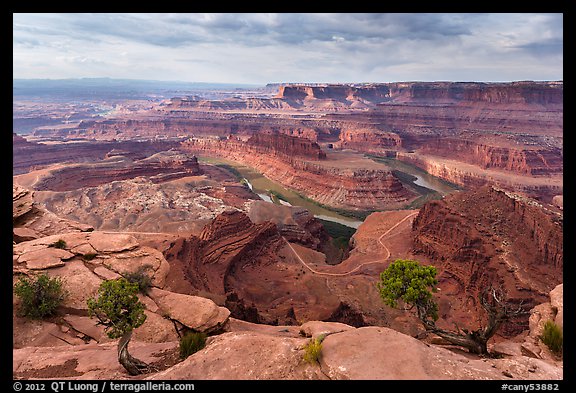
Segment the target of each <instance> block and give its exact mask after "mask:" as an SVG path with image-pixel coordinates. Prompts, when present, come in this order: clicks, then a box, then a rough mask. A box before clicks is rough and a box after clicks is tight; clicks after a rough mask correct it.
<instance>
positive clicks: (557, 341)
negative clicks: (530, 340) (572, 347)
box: [540, 321, 564, 354]
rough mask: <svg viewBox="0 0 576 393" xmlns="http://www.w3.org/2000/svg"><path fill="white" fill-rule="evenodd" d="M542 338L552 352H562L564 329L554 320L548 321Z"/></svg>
mask: <svg viewBox="0 0 576 393" xmlns="http://www.w3.org/2000/svg"><path fill="white" fill-rule="evenodd" d="M540 340H542V342H543V343H544V344H546V346H547V347H548V348H550V350H551V351H552V352H554V353H556V354H561V353H562V347H563V345H564V338H563V336H562V330H561V329H560V327H559V326H558V325H556V324H555V323H554V322H552V321H546V323H545V324H544V331H543V332H542V335H541V336H540Z"/></svg>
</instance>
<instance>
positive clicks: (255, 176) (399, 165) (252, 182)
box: [198, 156, 456, 228]
mask: <svg viewBox="0 0 576 393" xmlns="http://www.w3.org/2000/svg"><path fill="white" fill-rule="evenodd" d="M372 159H374V160H375V161H378V162H383V163H385V164H387V165H389V166H390V167H391V169H396V170H398V171H401V172H404V173H407V174H410V175H412V176H415V177H416V179H415V180H412V181H413V183H414V184H416V185H417V186H420V187H426V188H428V189H431V190H434V191H437V192H438V193H439V194H440V195H446V194H447V193H449V192H452V191H454V190H455V189H456V188H455V187H453V186H451V185H449V184H448V183H446V182H444V181H442V180H440V179H438V178H436V177H434V176H432V175H429V174H428V173H426V172H425V171H423V170H421V169H420V168H416V167H414V166H412V165H409V164H406V163H403V162H400V161H398V160H395V159H388V158H375V157H372ZM198 161H199V162H204V163H208V164H213V165H226V166H230V167H232V168H234V169H235V170H236V171H237V172H238V173H239V174H240V176H242V177H243V178H244V179H245V180H246V181H247V182H248V185H249V187H250V188H251V190H252V191H253V192H254V193H256V194H258V195H259V196H260V198H262V199H263V200H266V201H268V202H272V200H271V198H270V196H269V194H270V192H269V191H273V192H275V193H278V194H280V195H281V196H282V197H283V198H284V199H285V200H286V201H287V202H288V203H289V204H290V205H293V206H301V207H303V208H305V209H307V210H308V211H310V212H311V213H312V214H314V216H315V217H317V218H321V219H324V220H328V221H333V222H337V223H340V224H342V225H346V226H349V227H352V228H358V226H359V225H360V224H362V221H360V220H359V219H357V218H351V217H347V216H343V215H341V214H338V213H337V212H335V211H332V210H329V209H326V208H323V207H322V206H319V205H318V204H316V203H314V202H311V201H310V200H307V199H305V198H303V197H302V196H300V195H298V194H297V193H296V192H294V191H292V190H290V189H287V188H285V187H283V186H282V185H280V184H278V183H276V182H274V181H272V180H270V179H268V178H266V177H264V176H263V175H262V174H261V173H259V172H257V171H256V170H254V168H251V167H248V166H245V165H242V164H240V163H238V162H235V161H230V160H226V159H223V158H216V157H207V156H198Z"/></svg>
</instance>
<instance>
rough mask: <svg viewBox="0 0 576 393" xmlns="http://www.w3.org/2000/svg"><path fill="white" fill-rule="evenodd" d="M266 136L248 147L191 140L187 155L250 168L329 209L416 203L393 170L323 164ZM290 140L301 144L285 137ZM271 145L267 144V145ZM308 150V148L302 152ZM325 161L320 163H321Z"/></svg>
mask: <svg viewBox="0 0 576 393" xmlns="http://www.w3.org/2000/svg"><path fill="white" fill-rule="evenodd" d="M270 138H271V137H268V136H265V135H258V136H255V137H252V138H250V139H249V140H248V141H247V142H246V143H244V142H242V141H241V140H238V139H236V138H228V139H226V140H216V139H190V140H188V141H186V142H183V143H182V149H183V150H184V151H189V152H192V153H194V154H199V155H202V154H206V155H216V156H220V157H224V158H227V159H231V160H233V161H237V162H240V163H243V164H245V165H248V166H251V167H253V168H255V169H257V170H258V171H260V172H261V173H262V174H264V175H265V176H267V177H269V178H270V179H272V180H274V181H277V182H279V183H280V184H282V185H284V186H286V187H288V188H290V189H293V190H295V191H297V192H300V193H302V194H304V195H306V196H307V197H309V198H311V199H313V200H314V201H316V202H319V203H321V204H324V205H328V206H332V207H336V208H342V209H349V210H352V209H355V210H377V209H384V208H394V207H400V206H402V205H404V204H405V203H407V202H408V201H409V200H411V199H413V198H415V195H413V194H412V193H411V192H410V191H408V190H407V189H406V188H404V187H403V185H402V183H401V182H400V181H399V180H398V179H397V178H396V177H394V175H393V174H392V172H391V171H390V170H388V169H365V168H363V167H358V166H357V167H351V166H346V165H342V164H341V163H338V162H336V161H334V160H331V161H330V160H322V158H323V157H325V155H324V153H322V152H321V151H319V149H318V148H317V147H316V146H314V145H312V142H309V141H305V140H304V141H298V142H293V143H290V144H273V146H275V147H274V148H270V147H269V146H270V145H271V144H272V143H273V141H274V139H270ZM285 138H292V139H291V140H296V139H298V138H295V139H294V137H287V136H283V137H282V138H280V139H281V140H283V139H285ZM263 141H267V142H263ZM301 145H304V146H306V147H302V146H301ZM319 159H320V160H319Z"/></svg>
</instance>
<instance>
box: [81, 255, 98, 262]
mask: <svg viewBox="0 0 576 393" xmlns="http://www.w3.org/2000/svg"><path fill="white" fill-rule="evenodd" d="M96 255H98V254H94V253H88V254H84V255H82V258H83V259H84V260H85V261H91V260H92V259H94V258H96Z"/></svg>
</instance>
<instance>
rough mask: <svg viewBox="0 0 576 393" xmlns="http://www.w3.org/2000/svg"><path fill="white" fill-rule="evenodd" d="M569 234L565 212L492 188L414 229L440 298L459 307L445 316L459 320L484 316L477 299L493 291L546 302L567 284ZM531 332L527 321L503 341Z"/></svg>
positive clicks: (510, 327) (439, 206)
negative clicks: (565, 262) (566, 236)
mask: <svg viewBox="0 0 576 393" xmlns="http://www.w3.org/2000/svg"><path fill="white" fill-rule="evenodd" d="M562 233H563V229H562V215H561V214H559V213H558V212H554V211H551V210H549V209H547V208H545V207H543V206H542V205H539V204H537V203H536V202H534V201H533V200H529V199H526V198H521V197H519V196H517V195H514V194H511V193H507V192H505V191H502V190H499V189H496V188H493V187H490V186H485V187H481V188H479V189H477V190H476V191H473V192H460V193H456V194H451V195H449V196H447V197H446V198H445V199H444V200H441V201H433V202H430V203H428V204H426V205H424V206H423V207H422V209H421V210H420V213H419V215H418V216H417V217H416V219H415V220H414V223H413V234H414V251H415V252H416V254H423V255H424V256H425V257H426V258H430V260H431V262H432V264H434V265H436V266H437V267H438V268H439V281H440V288H441V289H442V290H441V292H440V294H441V296H446V298H447V299H449V300H448V301H449V302H451V303H452V304H451V306H450V311H448V310H447V309H445V310H444V313H446V314H454V315H456V319H458V317H461V318H464V319H465V317H463V316H464V315H468V316H469V317H473V318H475V317H477V316H481V315H482V312H481V311H480V310H481V309H480V307H478V304H477V299H478V294H479V293H480V291H481V290H482V289H483V288H485V287H486V286H488V285H490V284H493V285H502V286H503V287H504V288H505V289H506V290H507V292H508V294H509V297H510V298H511V299H512V301H514V302H520V301H521V300H523V301H525V302H526V303H527V304H529V305H532V306H533V305H535V304H538V303H540V302H543V301H544V300H545V299H546V296H547V293H548V292H549V291H550V290H551V289H552V288H554V287H555V286H556V285H558V284H559V283H561V282H562V281H563V278H562V267H563V237H562ZM444 304H446V303H444ZM461 326H462V325H461ZM525 328H527V319H524V320H522V321H520V324H519V325H515V324H507V325H506V326H505V328H504V333H505V334H516V333H519V332H520V331H522V330H523V329H525Z"/></svg>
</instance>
